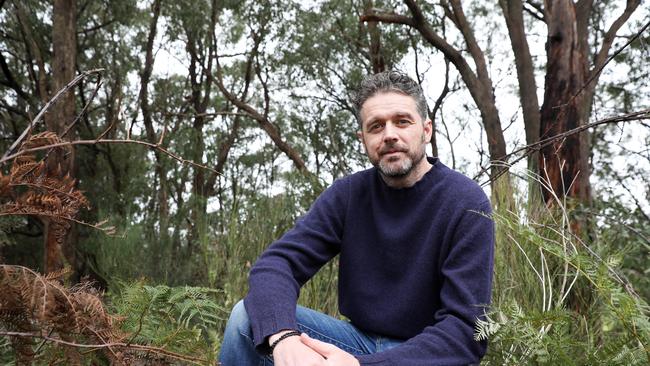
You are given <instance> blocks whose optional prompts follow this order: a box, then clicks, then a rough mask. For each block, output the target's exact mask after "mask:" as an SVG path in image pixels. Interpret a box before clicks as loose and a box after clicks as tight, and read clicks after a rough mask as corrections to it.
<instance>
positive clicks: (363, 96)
mask: <svg viewBox="0 0 650 366" xmlns="http://www.w3.org/2000/svg"><path fill="white" fill-rule="evenodd" d="M384 92H395V93H399V94H404V95H408V96H410V97H412V98H413V100H414V101H415V104H416V106H417V110H418V113H419V114H420V117H422V118H423V119H426V117H427V114H428V113H427V111H428V107H427V100H426V98H424V93H423V92H422V88H420V85H419V84H418V83H416V82H415V80H413V79H411V78H410V77H409V76H408V75H406V74H403V73H401V72H398V71H384V72H380V73H378V74H374V75H369V76H367V77H366V78H365V79H363V81H362V82H361V85H360V86H359V89H358V90H357V92H356V94H355V95H354V96H353V97H352V103H353V105H354V112H355V115H356V117H357V120H358V121H359V123H361V118H360V113H361V107H363V103H365V102H366V100H368V98H370V97H372V96H374V95H375V94H379V93H384Z"/></svg>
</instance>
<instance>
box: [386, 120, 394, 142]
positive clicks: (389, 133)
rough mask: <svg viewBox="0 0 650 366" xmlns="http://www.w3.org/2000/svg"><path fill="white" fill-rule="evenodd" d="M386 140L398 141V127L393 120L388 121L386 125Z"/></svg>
mask: <svg viewBox="0 0 650 366" xmlns="http://www.w3.org/2000/svg"><path fill="white" fill-rule="evenodd" d="M384 141H386V142H389V141H390V142H394V141H397V127H396V126H395V124H394V123H393V122H391V121H387V122H386V125H385V126H384Z"/></svg>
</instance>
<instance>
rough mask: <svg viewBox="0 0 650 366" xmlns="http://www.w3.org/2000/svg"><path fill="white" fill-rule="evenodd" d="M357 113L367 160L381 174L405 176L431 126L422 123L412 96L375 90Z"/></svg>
mask: <svg viewBox="0 0 650 366" xmlns="http://www.w3.org/2000/svg"><path fill="white" fill-rule="evenodd" d="M359 114H360V117H361V131H360V132H359V138H361V141H362V142H363V146H364V147H365V149H366V153H367V154H368V158H369V159H370V162H371V163H372V165H374V166H375V167H377V168H378V169H379V171H380V172H381V173H382V174H383V175H384V176H387V177H392V178H399V177H406V176H408V175H409V174H410V173H411V172H412V171H413V169H414V168H415V167H417V166H418V164H419V163H421V162H422V159H423V158H424V156H425V147H426V144H427V142H428V141H429V139H430V138H431V130H432V129H431V121H429V120H427V121H426V122H424V123H423V120H424V119H423V118H422V116H420V114H419V113H418V111H417V106H416V104H415V99H413V98H412V97H410V96H408V95H404V94H400V93H395V92H383V93H378V94H375V95H374V96H372V97H370V98H368V99H367V100H366V101H365V102H364V103H363V105H362V106H361V111H360V113H359Z"/></svg>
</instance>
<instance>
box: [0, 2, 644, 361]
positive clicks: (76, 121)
mask: <svg viewBox="0 0 650 366" xmlns="http://www.w3.org/2000/svg"><path fill="white" fill-rule="evenodd" d="M649 19H650V5H649V4H648V2H647V1H643V0H625V1H624V0H601V1H594V0H546V1H539V0H495V1H471V0H467V1H460V0H436V1H416V0H399V1H398V0H314V1H306V2H303V1H286V0H285V1H277V0H257V1H250V0H239V1H232V0H194V1H188V0H176V1H164V0H140V1H134V0H114V1H99V0H49V1H43V0H0V121H1V122H0V154H2V155H1V158H0V363H1V364H3V365H5V364H6V365H25V364H35V365H50V364H72V365H113V364H116V365H186V364H191V365H214V364H217V355H218V352H219V349H220V344H221V340H222V337H223V330H224V326H225V323H226V320H227V318H228V315H229V312H230V310H231V308H232V307H233V305H234V304H235V303H237V302H238V301H239V300H240V299H242V298H243V297H244V296H245V294H246V293H247V286H248V283H247V278H248V271H249V269H250V268H251V266H252V264H253V263H254V262H255V260H256V258H257V257H258V256H259V255H260V253H261V252H262V251H263V250H264V248H266V247H267V246H268V245H269V244H270V243H272V242H273V241H274V240H275V239H277V238H279V237H280V236H281V235H282V234H283V233H284V232H285V231H286V230H288V229H289V228H291V227H292V226H293V224H294V222H295V220H296V219H297V218H299V217H300V216H301V215H303V214H304V213H305V212H306V211H307V210H308V209H309V207H310V205H311V204H312V203H313V202H314V200H315V199H316V198H317V197H318V196H319V194H320V193H321V192H322V191H323V190H324V189H325V188H327V187H328V186H330V185H331V184H332V183H333V182H334V181H335V180H336V179H338V178H341V177H343V176H346V175H348V174H351V173H353V172H355V171H359V170H362V169H365V168H368V167H370V163H369V162H368V160H367V157H366V156H365V154H364V150H363V146H362V144H361V143H360V141H359V140H358V138H357V134H356V132H357V129H358V124H357V121H356V119H355V115H354V109H353V105H352V102H351V96H352V93H353V92H354V91H355V90H356V88H357V87H358V85H359V83H360V81H361V80H362V78H363V77H364V76H366V75H369V74H373V73H377V72H380V71H384V70H400V71H403V72H405V73H407V74H409V75H410V76H411V77H413V78H414V79H416V80H417V81H418V82H419V83H420V85H421V86H422V88H423V90H424V92H425V94H426V96H427V99H428V104H429V110H428V116H427V117H428V118H429V119H430V120H431V121H432V123H433V128H434V133H433V136H432V138H431V141H430V142H429V147H428V153H429V154H430V155H432V156H437V157H439V159H440V161H441V162H443V163H444V164H445V165H447V166H449V167H450V168H453V169H456V170H458V171H460V172H462V173H463V174H465V175H467V176H468V177H470V178H472V179H474V180H476V181H477V182H478V183H479V184H480V185H481V186H482V187H483V188H484V190H485V192H486V193H487V194H488V195H489V197H490V200H491V204H492V207H493V210H494V213H493V215H492V219H493V220H494V222H495V226H496V249H495V250H496V252H495V263H494V274H493V289H492V304H491V306H490V310H489V313H488V314H487V317H486V319H487V320H486V321H480V322H479V323H478V324H477V325H476V331H475V339H477V340H482V339H488V341H489V348H488V353H487V355H486V356H485V357H484V359H483V360H482V362H481V364H482V365H648V364H650V307H649V306H648V302H649V301H650V265H649V263H650V83H648V81H647V80H649V79H650V29H649V28H650V21H649ZM337 280H338V262H337V261H336V260H335V261H333V262H331V263H329V264H327V265H326V266H325V267H323V268H322V269H321V270H320V272H319V273H318V275H317V276H316V277H314V278H312V279H311V280H310V281H309V282H308V283H307V284H306V285H305V286H304V287H303V288H302V289H301V293H300V300H299V301H300V304H302V305H305V306H308V307H310V308H313V309H317V310H320V311H323V312H325V313H327V314H331V315H333V316H341V315H340V314H339V312H338V304H337Z"/></svg>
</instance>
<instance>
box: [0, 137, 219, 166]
mask: <svg viewBox="0 0 650 366" xmlns="http://www.w3.org/2000/svg"><path fill="white" fill-rule="evenodd" d="M96 144H135V145H143V146H146V147H149V148H151V149H152V150H155V151H160V152H162V153H163V154H165V155H168V156H169V157H171V158H172V159H174V160H176V161H178V162H179V163H181V164H186V165H191V166H194V167H197V168H202V169H207V170H209V171H211V172H215V173H216V170H214V169H213V168H210V167H209V166H206V165H203V164H199V163H195V162H193V161H191V160H187V159H184V158H183V157H181V156H180V155H178V154H175V153H173V152H171V151H169V150H167V149H165V148H163V147H162V146H160V145H159V144H154V143H151V142H147V141H139V140H129V139H127V140H118V139H97V140H76V141H64V142H60V143H56V144H50V145H44V146H39V147H34V148H31V149H23V150H20V151H18V152H17V153H15V154H10V155H7V156H4V157H2V158H1V159H0V165H2V164H4V163H6V162H7V161H9V160H12V159H14V158H16V157H18V156H21V155H25V154H29V153H32V152H37V151H43V150H48V149H52V148H56V147H63V146H74V145H96Z"/></svg>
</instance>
